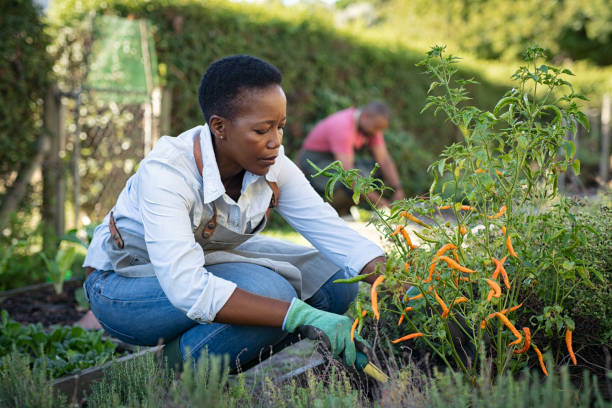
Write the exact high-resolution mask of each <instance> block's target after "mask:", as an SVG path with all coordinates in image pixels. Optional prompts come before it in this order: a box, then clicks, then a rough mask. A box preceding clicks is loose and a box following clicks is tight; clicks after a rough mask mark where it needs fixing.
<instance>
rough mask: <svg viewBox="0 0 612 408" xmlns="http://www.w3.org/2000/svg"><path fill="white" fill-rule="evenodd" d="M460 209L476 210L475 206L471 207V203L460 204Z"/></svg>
mask: <svg viewBox="0 0 612 408" xmlns="http://www.w3.org/2000/svg"><path fill="white" fill-rule="evenodd" d="M461 209H462V210H463V211H476V208H474V207H472V206H471V205H462V206H461Z"/></svg>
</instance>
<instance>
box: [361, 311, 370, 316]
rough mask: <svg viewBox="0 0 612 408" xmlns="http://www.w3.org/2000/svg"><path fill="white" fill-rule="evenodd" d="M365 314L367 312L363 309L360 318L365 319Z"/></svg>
mask: <svg viewBox="0 0 612 408" xmlns="http://www.w3.org/2000/svg"><path fill="white" fill-rule="evenodd" d="M367 314H368V311H367V310H365V309H364V310H362V311H361V317H365V315H367Z"/></svg>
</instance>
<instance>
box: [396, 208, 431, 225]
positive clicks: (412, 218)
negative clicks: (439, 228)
mask: <svg viewBox="0 0 612 408" xmlns="http://www.w3.org/2000/svg"><path fill="white" fill-rule="evenodd" d="M399 215H400V217H406V218H408V219H409V220H410V221H412V222H414V223H417V224H419V225H420V226H422V227H425V228H431V227H430V226H429V225H427V224H425V223H424V222H423V221H421V220H419V219H418V218H416V217H415V216H414V215H412V214H410V213H409V212H406V211H402V212H400V213H399Z"/></svg>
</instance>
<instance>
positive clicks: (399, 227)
mask: <svg viewBox="0 0 612 408" xmlns="http://www.w3.org/2000/svg"><path fill="white" fill-rule="evenodd" d="M402 228H404V227H403V226H401V225H398V226H397V228H396V229H395V231H393V232H392V233H391V236H394V235H397V234H399V233H400V231H401V230H402Z"/></svg>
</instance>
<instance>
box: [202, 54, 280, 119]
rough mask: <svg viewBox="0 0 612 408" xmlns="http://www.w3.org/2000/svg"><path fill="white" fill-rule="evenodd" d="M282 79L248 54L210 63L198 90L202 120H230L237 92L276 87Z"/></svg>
mask: <svg viewBox="0 0 612 408" xmlns="http://www.w3.org/2000/svg"><path fill="white" fill-rule="evenodd" d="M282 80H283V75H282V74H281V72H280V71H279V70H278V69H277V68H276V67H275V66H274V65H272V64H270V63H268V62H266V61H264V60H261V59H259V58H256V57H253V56H250V55H231V56H229V57H225V58H222V59H220V60H218V61H215V62H213V63H212V64H210V66H209V67H208V69H207V70H206V72H205V73H204V75H203V76H202V81H200V87H199V88H198V101H199V102H200V108H201V109H202V114H204V120H205V121H206V123H208V120H209V119H210V117H211V116H212V115H219V116H222V117H224V118H228V119H232V118H233V116H234V115H235V114H236V113H237V106H236V105H238V101H237V100H236V97H237V96H238V94H239V93H240V92H241V91H243V90H245V89H249V88H255V89H261V88H265V87H267V86H270V85H280V84H281V82H282Z"/></svg>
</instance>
